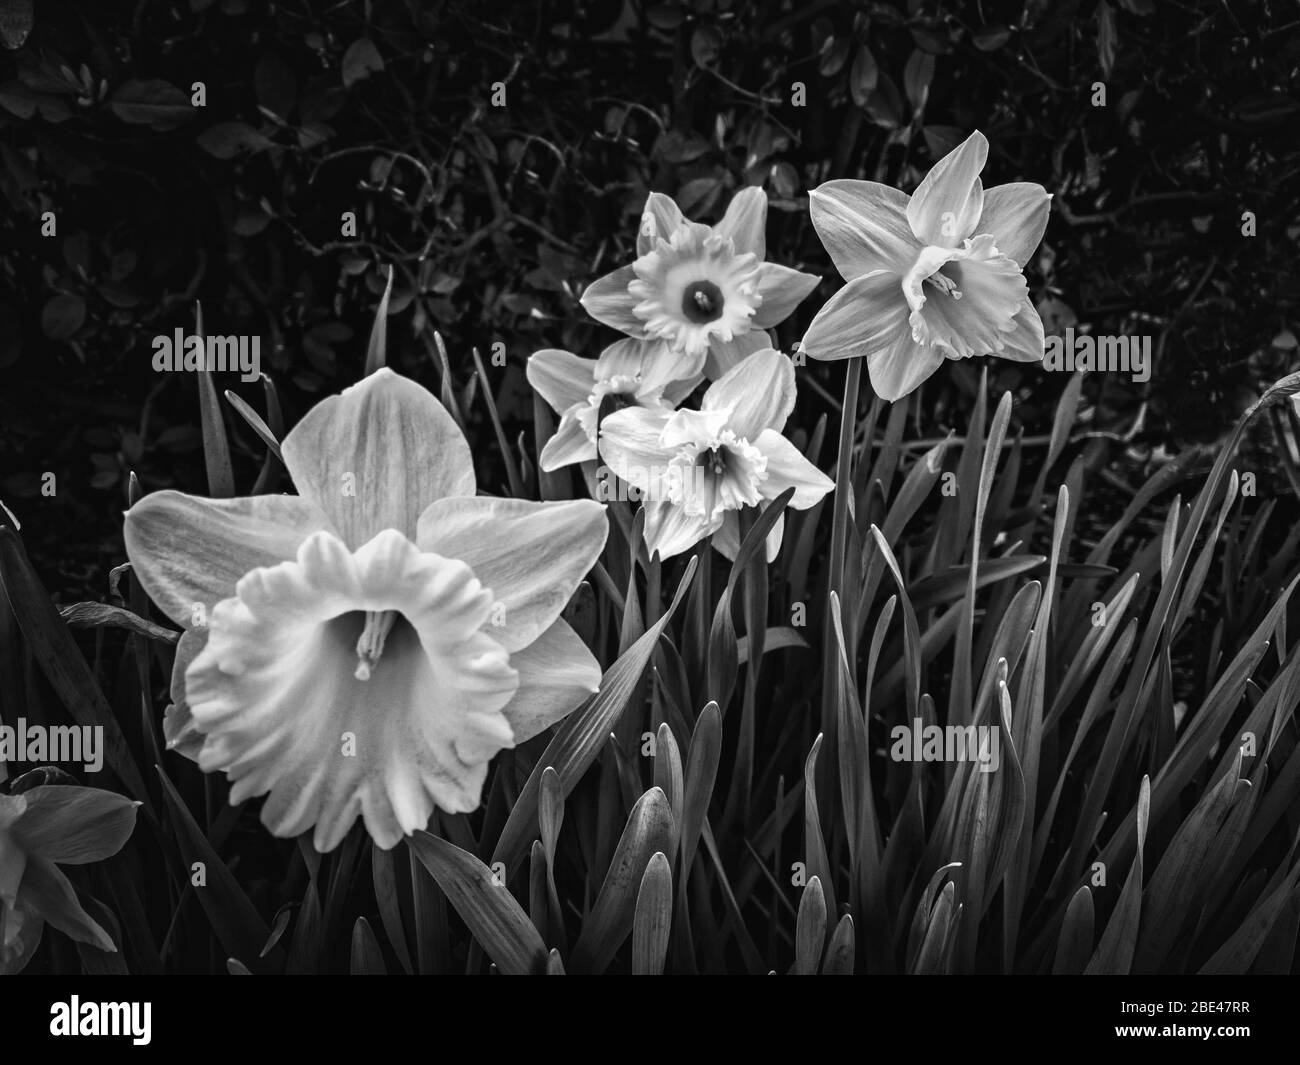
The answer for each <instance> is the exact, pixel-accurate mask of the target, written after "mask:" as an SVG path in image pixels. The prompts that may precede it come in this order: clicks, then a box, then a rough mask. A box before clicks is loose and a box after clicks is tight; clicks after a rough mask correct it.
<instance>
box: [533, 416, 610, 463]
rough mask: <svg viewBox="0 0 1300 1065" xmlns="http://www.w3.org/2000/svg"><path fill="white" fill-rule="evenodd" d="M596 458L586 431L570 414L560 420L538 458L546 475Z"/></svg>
mask: <svg viewBox="0 0 1300 1065" xmlns="http://www.w3.org/2000/svg"><path fill="white" fill-rule="evenodd" d="M595 457H596V445H595V444H594V443H593V442H592V440H591V438H590V437H589V436H587V430H586V429H584V428H583V427H582V423H581V422H579V421H578V419H577V417H576V416H575V415H574V414H573V413H572V412H570V413H568V414H565V415H564V417H563V418H561V419H560V426H559V428H558V429H556V430H555V435H554V436H552V437H551V438H550V439H549V440H548V441H546V446H545V447H544V448H542V454H541V456H540V457H539V458H538V462H539V463H541V467H542V469H543V470H545V471H546V472H547V473H551V472H553V471H555V470H558V469H562V468H563V467H565V466H571V465H573V464H574V463H575V462H589V461H591V460H592V459H594V458H595Z"/></svg>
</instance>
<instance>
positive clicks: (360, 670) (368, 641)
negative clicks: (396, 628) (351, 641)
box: [352, 610, 397, 680]
mask: <svg viewBox="0 0 1300 1065" xmlns="http://www.w3.org/2000/svg"><path fill="white" fill-rule="evenodd" d="M396 620H397V611H395V610H367V611H366V626H365V628H363V629H362V630H361V636H360V637H359V638H358V640H357V669H356V672H355V673H353V674H352V675H353V676H354V677H356V678H357V680H369V679H370V673H371V671H372V670H373V669H374V668H375V666H377V665H378V664H379V656H380V655H382V654H383V653H384V641H385V640H386V639H387V638H388V633H389V632H390V631H391V629H392V627H393V622H395V621H396Z"/></svg>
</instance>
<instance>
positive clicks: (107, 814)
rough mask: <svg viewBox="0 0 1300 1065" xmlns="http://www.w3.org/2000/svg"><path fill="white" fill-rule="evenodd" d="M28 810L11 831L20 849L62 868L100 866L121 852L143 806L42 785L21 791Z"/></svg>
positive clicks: (98, 792)
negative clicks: (99, 862)
mask: <svg viewBox="0 0 1300 1065" xmlns="http://www.w3.org/2000/svg"><path fill="white" fill-rule="evenodd" d="M23 798H24V799H26V800H27V809H26V810H25V811H24V812H23V815H22V816H21V817H19V818H18V820H17V821H16V822H14V825H13V828H12V829H11V832H12V833H13V838H14V840H15V842H16V843H17V844H18V846H19V847H20V848H22V850H24V851H26V852H27V854H29V855H32V856H39V857H41V858H46V859H48V860H49V861H52V862H59V863H60V864H63V865H84V864H86V863H87V862H97V861H100V860H102V859H104V858H107V857H109V856H110V855H113V854H116V853H117V852H118V851H120V850H121V849H122V846H123V844H125V843H126V841H127V840H128V839H129V838H130V836H131V832H132V831H133V830H134V828H135V811H136V807H137V806H139V805H140V804H139V803H138V802H135V801H134V800H132V799H128V798H126V797H125V796H124V795H118V794H117V793H116V792H112V791H104V790H103V789H101V788H82V787H76V786H73V785H50V784H41V785H37V786H36V787H34V788H30V789H29V790H27V791H25V792H23Z"/></svg>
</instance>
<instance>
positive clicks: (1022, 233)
mask: <svg viewBox="0 0 1300 1065" xmlns="http://www.w3.org/2000/svg"><path fill="white" fill-rule="evenodd" d="M1051 204H1052V197H1051V196H1050V195H1049V194H1048V192H1047V190H1046V189H1045V188H1043V186H1042V185H1035V184H1034V183H1033V182H1031V181H1013V182H1011V183H1009V184H1007V185H997V186H995V187H994V188H991V189H987V190H985V192H984V213H983V215H982V216H981V217H980V220H979V224H978V225H976V227H975V232H976V233H991V234H992V235H993V239H994V241H995V242H996V243H997V246H998V251H1000V252H1001V253H1002V254H1003V255H1006V256H1008V257H1009V258H1011V259H1014V260H1015V261H1016V263H1017V264H1018V265H1020V266H1022V267H1023V266H1024V265H1025V263H1027V262H1028V261H1029V257H1030V256H1031V255H1033V254H1034V252H1035V251H1036V250H1037V249H1038V245H1039V244H1040V243H1041V242H1042V239H1043V233H1044V232H1045V231H1046V230H1047V216H1048V214H1049V213H1050V210H1051Z"/></svg>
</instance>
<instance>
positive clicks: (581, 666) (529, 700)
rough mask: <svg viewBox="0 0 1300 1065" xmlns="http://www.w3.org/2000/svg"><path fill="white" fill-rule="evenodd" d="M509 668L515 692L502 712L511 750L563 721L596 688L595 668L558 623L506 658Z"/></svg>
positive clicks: (570, 633) (575, 636)
mask: <svg viewBox="0 0 1300 1065" xmlns="http://www.w3.org/2000/svg"><path fill="white" fill-rule="evenodd" d="M510 664H511V665H512V666H514V668H515V669H517V670H518V671H519V690H518V691H517V692H516V693H515V697H514V698H513V699H511V700H510V702H508V703H507V704H506V707H505V710H504V711H503V713H504V714H505V715H506V718H507V719H508V720H509V722H510V727H511V728H512V729H513V730H514V734H515V744H516V745H518V744H521V743H523V742H525V741H526V740H530V739H532V738H533V737H534V736H536V735H537V734H538V733H539V732H542V731H544V730H545V729H547V728H550V726H552V725H554V724H555V723H556V722H557V721H559V720H561V719H562V718H564V717H567V716H568V715H569V714H570V713H572V712H573V711H574V710H576V709H577V708H578V707H579V706H581V705H582V703H583V702H585V701H586V700H587V699H588V698H589V697H590V696H591V694H592V693H593V692H595V691H597V690H598V689H599V688H600V663H599V662H597V661H596V659H595V658H594V657H593V656H592V653H591V652H590V651H589V650H587V645H586V644H585V643H583V642H582V639H581V637H579V636H578V634H577V633H576V632H574V631H573V629H571V628H570V627H569V626H568V625H567V624H566V623H565V622H563V621H556V622H555V623H554V624H553V625H551V627H550V628H548V629H547V630H546V631H545V632H543V633H542V634H541V635H540V636H538V638H537V639H536V640H535V641H534V642H533V643H531V644H529V645H528V646H527V647H526V648H524V649H523V650H522V651H516V652H515V653H514V654H512V655H511V656H510Z"/></svg>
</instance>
